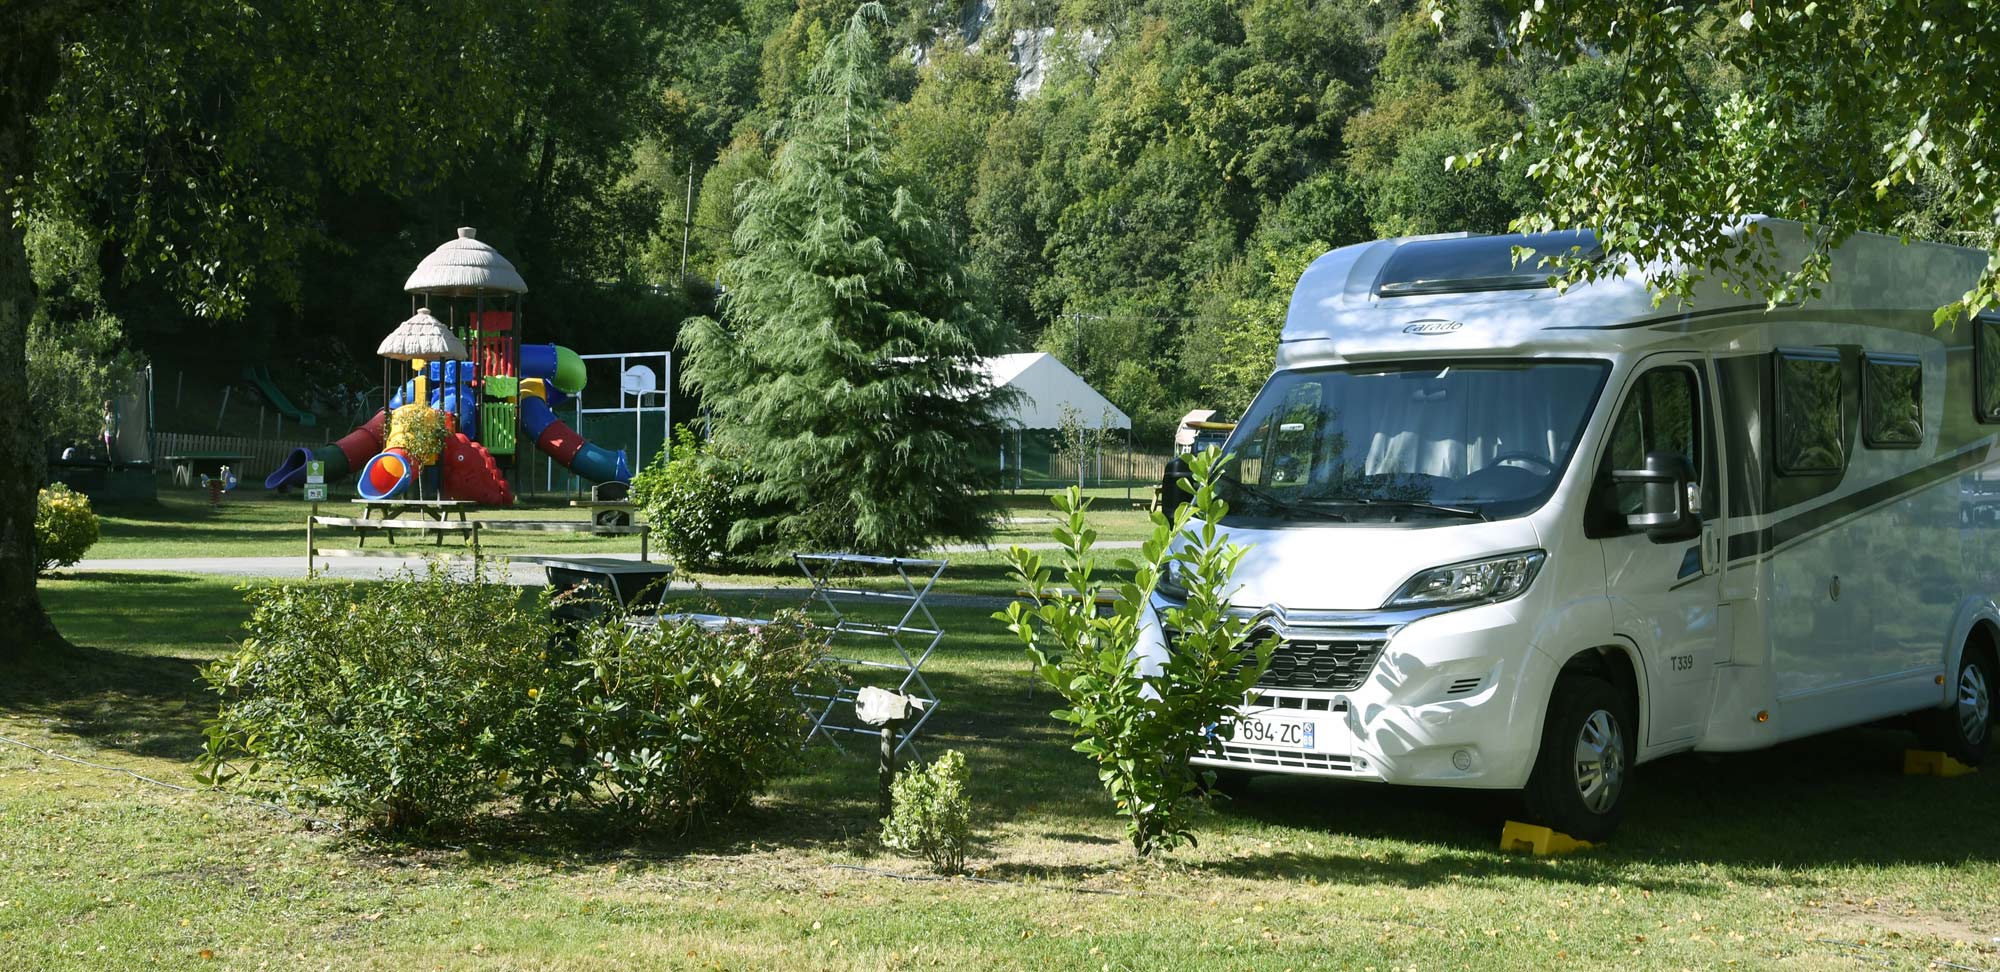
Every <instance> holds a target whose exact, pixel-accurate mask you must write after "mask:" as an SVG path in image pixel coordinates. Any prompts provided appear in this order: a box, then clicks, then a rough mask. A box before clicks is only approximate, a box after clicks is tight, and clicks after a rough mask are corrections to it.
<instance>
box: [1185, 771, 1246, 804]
mask: <svg viewBox="0 0 2000 972" xmlns="http://www.w3.org/2000/svg"><path fill="white" fill-rule="evenodd" d="M1195 770H1196V771H1197V772H1199V773H1202V774H1213V775H1212V776H1211V775H1203V776H1202V780H1203V783H1202V786H1201V790H1202V792H1203V793H1205V794H1207V795H1208V798H1209V799H1211V800H1214V799H1228V800H1241V799H1243V798H1244V797H1246V796H1248V795H1249V793H1250V781H1251V780H1254V779H1256V778H1257V776H1258V774H1257V773H1255V772H1253V771H1251V770H1243V769H1224V768H1223V767H1220V766H1197V767H1195Z"/></svg>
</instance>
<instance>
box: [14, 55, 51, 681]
mask: <svg viewBox="0 0 2000 972" xmlns="http://www.w3.org/2000/svg"><path fill="white" fill-rule="evenodd" d="M9 19H10V20H14V19H17V18H9ZM18 20H20V21H28V20H31V18H26V17H22V18H18ZM9 26H10V27H21V26H25V25H24V24H21V23H18V22H17V23H14V24H10V25H9ZM10 33H11V31H10ZM61 58H62V52H61V48H60V46H59V43H58V37H57V35H56V34H55V33H54V32H53V31H45V32H44V31H34V30H32V29H30V30H24V31H23V32H22V34H21V35H17V36H16V37H13V38H10V39H9V41H8V43H6V44H4V45H0V388H7V389H13V390H14V391H15V392H16V393H18V392H19V391H20V390H21V389H24V388H26V387H27V386H28V319H29V318H30V317H31V316H33V314H34V312H35V303H36V299H37V298H36V294H35V281H34V278H33V277H32V276H31V275H30V274H29V272H28V250H27V227H26V226H24V225H22V222H21V220H20V219H19V218H18V217H17V216H16V215H15V213H16V212H17V205H18V204H17V202H16V199H15V195H16V192H17V191H18V189H19V187H20V186H21V185H23V184H25V183H27V182H28V181H29V180H31V179H32V178H33V177H34V157H35V146H34V129H33V127H32V126H31V124H30V118H31V116H32V115H33V114H34V112H35V111H36V110H37V109H39V108H40V107H41V106H42V105H43V104H45V103H47V101H48V96H49V92H50V91H51V90H52V89H53V88H54V87H55V82H56V76H57V72H58V71H59V70H60V65H61V63H62V62H61ZM46 459H47V455H46V452H45V449H44V443H43V442H42V434H41V429H40V423H39V422H38V421H37V419H36V417H35V416H33V415H30V414H28V413H27V411H26V410H25V409H20V408H0V627H4V629H5V634H4V635H0V658H7V657H21V656H25V655H26V654H28V653H29V652H30V651H31V650H33V649H34V648H38V647H39V648H46V647H49V646H60V645H62V644H63V641H62V636H61V635H60V634H58V633H57V632H56V628H55V625H54V624H53V623H51V622H50V621H49V616H48V614H47V613H46V612H44V611H43V610H42V602H41V598H40V597H38V596H37V595H36V593H35V568H36V567H37V566H38V560H37V557H36V554H35V494H36V492H37V490H38V489H39V488H40V486H41V482H42V476H43V474H44V472H45V471H46V463H45V460H46Z"/></svg>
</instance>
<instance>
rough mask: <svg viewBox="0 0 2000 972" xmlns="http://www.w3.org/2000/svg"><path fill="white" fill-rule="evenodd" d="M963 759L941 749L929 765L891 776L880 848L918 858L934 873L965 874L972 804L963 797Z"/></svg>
mask: <svg viewBox="0 0 2000 972" xmlns="http://www.w3.org/2000/svg"><path fill="white" fill-rule="evenodd" d="M965 781H966V772H965V756H964V754H962V753H960V752H959V751H958V750H956V749H953V750H949V751H947V752H946V753H945V754H944V755H943V756H941V757H939V758H938V759H937V761H936V762H933V763H932V764H930V765H929V766H926V767H923V768H921V769H918V768H914V767H912V768H910V769H907V770H904V771H903V772H901V773H899V774H897V776H896V782H895V784H894V785H893V786H892V787H891V788H890V791H889V799H890V808H891V809H890V811H889V816H887V817H885V818H883V820H882V844H883V846H885V847H888V848H889V849H890V850H895V851H901V852H902V853H905V854H911V855H915V856H918V857H923V858H925V859H927V860H929V861H930V862H931V867H933V868H935V869H936V870H937V872H938V873H939V874H957V873H958V872H960V871H963V870H965V850H966V847H967V845H968V844H970V843H971V842H972V801H971V800H970V799H968V798H967V797H966V795H965Z"/></svg>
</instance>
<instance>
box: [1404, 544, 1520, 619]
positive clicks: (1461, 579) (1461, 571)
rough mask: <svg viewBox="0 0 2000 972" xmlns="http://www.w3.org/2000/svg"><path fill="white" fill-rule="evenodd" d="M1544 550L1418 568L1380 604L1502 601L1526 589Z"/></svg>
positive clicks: (1425, 604) (1409, 604) (1442, 603)
mask: <svg viewBox="0 0 2000 972" xmlns="http://www.w3.org/2000/svg"><path fill="white" fill-rule="evenodd" d="M1547 559H1548V554H1546V553H1543V552H1542V551H1540V550H1527V551H1523V552H1521V553H1511V554H1507V555H1506V556H1503V557H1488V558H1486V559H1485V560H1474V561H1471V562H1469V563H1463V564H1450V565H1447V566H1444V567H1433V568H1431V569H1430V570H1426V571H1422V572H1420V573H1418V574H1417V576H1415V577H1412V578H1410V579H1409V582H1408V583H1405V584H1404V585H1403V587H1402V589H1401V590H1398V591H1397V592H1396V596H1394V597H1392V598H1390V599H1389V603H1388V604H1386V605H1383V606H1384V607H1392V608H1406V607H1435V606H1438V605H1444V604H1483V603H1490V602H1493V601H1504V600H1506V599H1508V598H1510V597H1514V596H1516V595H1518V594H1520V593H1521V592H1522V591H1525V590H1527V589H1528V585H1529V584H1531V583H1534V580H1535V574H1536V572H1538V571H1540V570H1541V569H1542V561H1544V560H1547Z"/></svg>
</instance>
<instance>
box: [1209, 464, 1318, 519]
mask: <svg viewBox="0 0 2000 972" xmlns="http://www.w3.org/2000/svg"><path fill="white" fill-rule="evenodd" d="M1216 478H1217V479H1221V480H1224V481H1226V482H1229V483H1231V484H1234V485H1235V486H1236V488H1238V489H1241V490H1242V491H1243V492H1244V493H1246V494H1248V495H1250V496H1253V497H1255V498H1257V499H1258V500H1260V501H1262V502H1264V503H1268V504H1270V505H1271V506H1272V507H1274V508H1276V509H1278V510H1281V511H1283V512H1286V513H1303V514H1305V515H1307V516H1312V517H1317V518H1319V519H1322V520H1332V521H1334V522H1336V523H1346V522H1347V521H1348V520H1349V519H1351V517H1349V516H1348V515H1347V514H1345V513H1340V512H1336V511H1334V510H1325V509H1320V508H1319V507H1316V506H1304V505H1301V504H1300V503H1299V502H1298V501H1297V500H1290V499H1286V498H1284V497H1282V496H1279V495H1277V494H1276V493H1273V492H1271V491H1270V490H1267V489H1265V488H1263V487H1261V486H1252V485H1250V484H1249V483H1246V482H1244V481H1243V480H1241V479H1238V478H1236V476H1235V474H1233V473H1226V472H1225V473H1220V474H1218V475H1217V476H1216Z"/></svg>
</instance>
